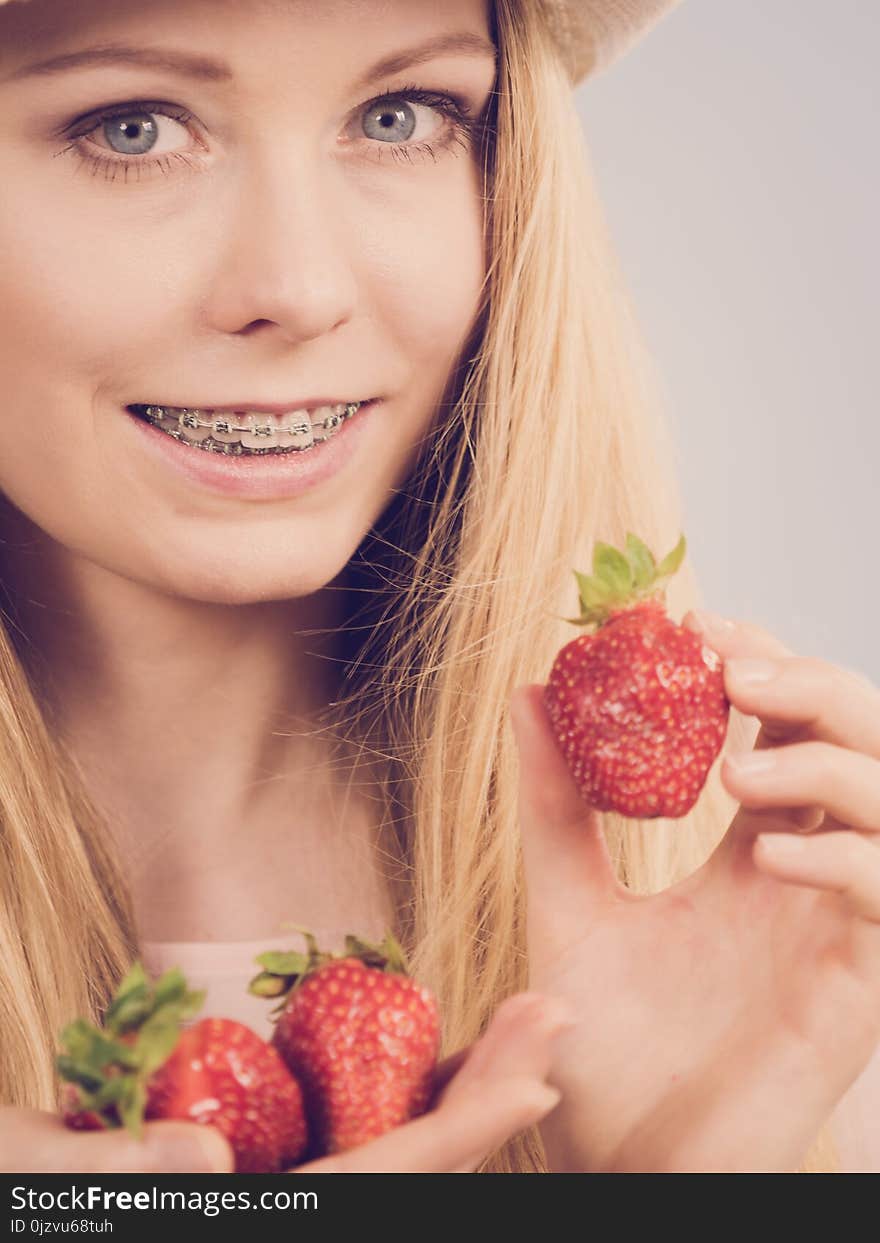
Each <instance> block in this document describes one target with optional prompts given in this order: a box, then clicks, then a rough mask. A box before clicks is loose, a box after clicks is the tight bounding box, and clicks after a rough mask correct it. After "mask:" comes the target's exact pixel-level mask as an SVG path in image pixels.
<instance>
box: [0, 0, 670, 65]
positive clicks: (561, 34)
mask: <svg viewBox="0 0 880 1243" xmlns="http://www.w3.org/2000/svg"><path fill="white" fill-rule="evenodd" d="M26 2H27V0H0V5H3V4H8V3H15V4H24V3H26ZM679 3H680V0H541V4H542V5H543V7H544V9H545V11H546V14H547V21H548V23H549V25H550V29H551V31H552V33H553V37H554V40H555V42H556V44H557V46H558V48H559V51H560V55H561V56H562V59H563V62H564V64H565V67H566V69H567V70H568V76H569V78H570V80H571V83H572V85H575V84H576V83H578V82H580V81H582V80H583V79H584V78H585V77H587V76H588V74H591V73H595V72H597V71H598V70H600V69H607V68H608V66H609V65H610V64H611V63H612V62H613V61H615V60H618V59H619V58H620V57H621V56H622V55H623V54H624V52H627V51H628V50H629V49H630V48H631V47H632V46H633V44H634V43H636V42H637V40H638V39H639V38H641V36H642V35H644V34H647V32H648V31H649V30H650V29H651V27H652V26H654V25H655V24H656V23H657V22H658V21H659V20H660V18H661V17H662V16H663V15H664V13H668V12H669V10H670V9H673V8H675V6H676V5H677V4H679Z"/></svg>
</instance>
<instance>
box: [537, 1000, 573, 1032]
mask: <svg viewBox="0 0 880 1243" xmlns="http://www.w3.org/2000/svg"><path fill="white" fill-rule="evenodd" d="M541 1015H542V1017H543V1018H544V1019H545V1020H548V1021H549V1022H550V1024H551V1025H552V1026H553V1027H555V1028H556V1029H557V1030H559V1031H563V1030H564V1029H565V1028H568V1027H574V1024H575V1020H574V1014H573V1013H572V1010H571V1006H570V1005H568V1003H567V1002H565V1001H561V1000H560V999H559V998H558V997H552V998H548V999H547V1000H546V1001H545V1002H544V1004H543V1006H542V1008H541Z"/></svg>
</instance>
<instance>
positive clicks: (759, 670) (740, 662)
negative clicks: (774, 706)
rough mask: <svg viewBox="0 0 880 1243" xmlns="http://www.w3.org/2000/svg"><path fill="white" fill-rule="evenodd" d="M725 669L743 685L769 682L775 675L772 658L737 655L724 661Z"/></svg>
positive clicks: (775, 670) (775, 666) (775, 669)
mask: <svg viewBox="0 0 880 1243" xmlns="http://www.w3.org/2000/svg"><path fill="white" fill-rule="evenodd" d="M725 664H726V667H727V669H728V670H729V672H730V673H731V674H732V675H733V677H734V679H735V681H737V682H742V683H743V685H745V686H757V685H758V683H759V682H769V681H770V679H771V678H773V677H775V676H776V672H777V665H776V664H775V663H774V662H773V661H772V660H755V659H753V658H752V657H744V656H737V657H736V659H731V660H728V661H726V662H725Z"/></svg>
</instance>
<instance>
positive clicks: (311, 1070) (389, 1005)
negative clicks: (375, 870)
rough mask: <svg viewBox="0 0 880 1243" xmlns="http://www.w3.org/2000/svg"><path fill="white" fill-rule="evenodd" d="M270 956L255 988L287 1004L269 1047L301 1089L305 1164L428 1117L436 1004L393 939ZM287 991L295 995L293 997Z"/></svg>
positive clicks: (311, 945) (310, 940)
mask: <svg viewBox="0 0 880 1243" xmlns="http://www.w3.org/2000/svg"><path fill="white" fill-rule="evenodd" d="M301 931H303V932H304V934H305V937H306V942H307V944H308V950H309V952H308V954H307V955H306V954H301V953H287V954H280V953H266V954H260V955H259V956H258V957H257V959H256V961H257V962H258V963H260V964H261V966H263V967H264V970H263V971H262V972H261V973H260V974H259V975H258V976H256V977H255V978H254V979H253V980H252V981H251V984H250V991H251V992H253V993H256V994H257V995H259V996H264V997H268V996H280V995H282V994H284V1000H283V1001H282V1003H281V1005H280V1006H279V1007H277V1008H276V1010H275V1011H274V1013H275V1014H277V1015H279V1017H278V1018H277V1021H276V1025H275V1032H274V1035H273V1037H272V1042H273V1044H275V1045H276V1046H277V1048H278V1049H279V1051H280V1052H281V1056H282V1057H283V1058H284V1060H285V1062H286V1063H287V1065H288V1067H289V1068H290V1070H291V1071H292V1072H293V1074H294V1075H295V1076H296V1078H297V1079H298V1080H299V1083H300V1085H301V1087H302V1090H303V1095H304V1097H305V1102H306V1111H307V1116H308V1122H309V1134H310V1136H311V1138H312V1142H313V1145H314V1148H313V1149H312V1150H310V1152H309V1156H312V1155H314V1156H323V1155H326V1154H328V1153H333V1152H342V1151H344V1150H345V1149H348V1148H354V1147H355V1146H357V1145H358V1144H364V1143H366V1142H367V1141H368V1140H371V1139H376V1138H377V1137H378V1136H380V1135H383V1134H384V1133H385V1132H386V1131H389V1130H391V1128H392V1127H395V1126H399V1125H400V1124H401V1123H403V1122H407V1121H408V1120H409V1119H410V1118H414V1117H416V1116H417V1115H418V1114H420V1113H423V1112H424V1110H425V1109H426V1108H427V1105H428V1101H429V1098H430V1095H431V1091H432V1088H433V1079H434V1067H435V1065H436V1062H437V1052H438V1047H439V1015H438V1011H437V1003H436V1001H435V999H434V997H433V995H432V994H431V993H430V992H429V991H428V989H426V988H422V987H421V986H420V985H418V984H417V983H416V982H415V980H413V979H411V978H410V977H409V976H408V975H407V974H406V964H405V962H404V958H403V951H402V950H401V948H400V946H399V945H398V944H397V942H396V941H395V939H394V937H393V936H392V935H391V933H390V932H389V933H388V934H387V935H386V937H385V940H384V942H383V944H382V946H381V947H380V946H375V945H370V944H368V943H367V942H365V941H361V940H359V939H358V938H357V937H353V936H349V937H346V939H345V946H346V952H345V954H344V955H334V954H325V953H321V952H320V951H319V950H318V948H317V945H316V943H315V939H314V937H313V936H312V935H311V934H310V933H308V932H305V930H304V929H301ZM288 990H289V991H288Z"/></svg>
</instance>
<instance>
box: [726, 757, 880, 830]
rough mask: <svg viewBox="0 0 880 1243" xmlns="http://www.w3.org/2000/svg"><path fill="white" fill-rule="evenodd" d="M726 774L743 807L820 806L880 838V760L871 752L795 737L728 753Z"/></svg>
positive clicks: (731, 789) (731, 790)
mask: <svg viewBox="0 0 880 1243" xmlns="http://www.w3.org/2000/svg"><path fill="white" fill-rule="evenodd" d="M752 764H754V765H759V766H756V767H752V766H751V765H752ZM721 780H722V782H723V784H724V786H725V788H726V789H727V790H728V791H729V792H730V793H731V794H732V795H733V797H734V798H735V799H736V800H737V802H739V803H741V804H742V806H743V807H749V808H752V807H753V808H768V807H812V806H820V807H822V808H824V810H825V812H826V813H828V814H830V815H832V816H834V817H835V818H836V819H837V820H839V821H840V823H841V824H846V825H848V826H849V827H850V828H854V829H860V830H862V831H863V832H865V833H870V834H877V835H878V836H877V844H880V760H875V759H873V758H872V757H871V756H869V755H862V754H861V753H860V752H858V751H848V750H846V749H845V748H844V747H835V746H834V745H833V744H832V743H830V742H816V741H810V742H793V743H789V744H788V746H784V747H773V748H771V749H768V750H765V751H761V752H760V753H755V752H750V753H747V754H746V755H744V756H736V755H726V756H725V757H724V761H723V763H722V765H721Z"/></svg>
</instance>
